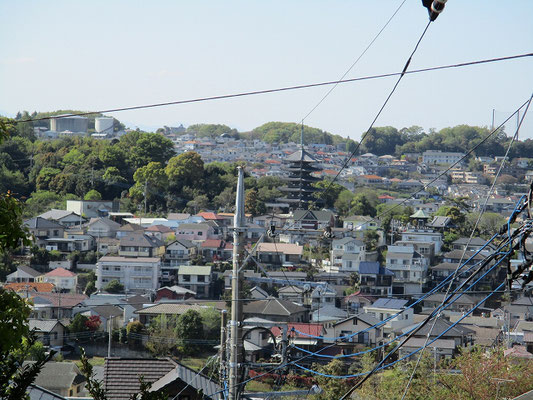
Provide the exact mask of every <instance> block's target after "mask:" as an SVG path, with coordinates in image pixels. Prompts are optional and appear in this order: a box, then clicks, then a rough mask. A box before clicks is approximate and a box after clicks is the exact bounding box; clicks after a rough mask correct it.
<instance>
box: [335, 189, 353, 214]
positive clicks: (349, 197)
mask: <svg viewBox="0 0 533 400" xmlns="http://www.w3.org/2000/svg"><path fill="white" fill-rule="evenodd" d="M353 198H354V194H353V193H352V192H351V191H349V190H348V189H346V190H343V191H342V192H340V193H339V195H338V197H337V200H336V201H335V203H334V205H335V208H336V209H337V211H338V212H339V214H340V215H342V216H347V215H348V214H349V213H350V210H351V208H352V201H353Z"/></svg>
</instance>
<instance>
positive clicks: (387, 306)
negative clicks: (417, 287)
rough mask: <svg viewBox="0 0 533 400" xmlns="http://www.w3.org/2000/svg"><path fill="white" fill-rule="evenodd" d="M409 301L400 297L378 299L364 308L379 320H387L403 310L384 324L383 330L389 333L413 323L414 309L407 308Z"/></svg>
mask: <svg viewBox="0 0 533 400" xmlns="http://www.w3.org/2000/svg"><path fill="white" fill-rule="evenodd" d="M407 303H408V301H407V300H400V299H377V300H376V301H375V302H374V303H373V304H372V305H370V306H365V307H364V310H365V313H368V314H371V315H372V316H373V317H374V318H376V319H377V320H378V321H385V320H386V319H388V318H390V317H392V316H393V315H395V314H397V313H399V312H402V313H401V314H399V315H396V316H394V317H392V318H391V319H390V320H388V321H387V322H385V323H384V324H383V325H382V327H383V330H384V331H385V332H387V333H390V332H398V331H399V330H401V329H402V328H405V327H406V326H409V325H412V324H413V314H414V311H413V309H412V308H409V309H407V308H406V306H407Z"/></svg>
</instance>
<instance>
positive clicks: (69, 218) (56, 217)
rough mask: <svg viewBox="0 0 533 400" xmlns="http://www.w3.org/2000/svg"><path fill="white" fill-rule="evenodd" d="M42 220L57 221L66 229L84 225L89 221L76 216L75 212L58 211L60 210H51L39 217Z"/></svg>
mask: <svg viewBox="0 0 533 400" xmlns="http://www.w3.org/2000/svg"><path fill="white" fill-rule="evenodd" d="M38 217H40V218H44V219H48V220H51V221H55V222H57V223H59V224H61V225H63V226H64V227H65V228H70V227H72V226H76V225H82V224H83V223H85V222H86V221H87V218H84V217H82V216H81V215H79V214H76V213H75V212H73V211H69V210H58V209H55V208H53V209H51V210H49V211H47V212H45V213H43V214H41V215H38Z"/></svg>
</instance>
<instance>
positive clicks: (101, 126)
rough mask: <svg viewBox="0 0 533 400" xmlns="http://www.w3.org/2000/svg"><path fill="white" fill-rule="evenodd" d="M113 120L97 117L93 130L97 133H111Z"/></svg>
mask: <svg viewBox="0 0 533 400" xmlns="http://www.w3.org/2000/svg"><path fill="white" fill-rule="evenodd" d="M113 124H114V118H111V117H98V118H95V119H94V130H95V131H96V132H98V133H113Z"/></svg>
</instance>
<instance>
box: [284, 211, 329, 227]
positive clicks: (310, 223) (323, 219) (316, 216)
mask: <svg viewBox="0 0 533 400" xmlns="http://www.w3.org/2000/svg"><path fill="white" fill-rule="evenodd" d="M287 223H288V224H289V225H290V226H291V227H292V228H294V229H318V230H322V229H325V228H327V227H328V226H329V227H334V226H335V214H333V213H332V212H331V211H326V210H324V211H317V210H315V211H311V210H294V211H293V212H292V215H291V217H290V218H289V219H288V220H287Z"/></svg>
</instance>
